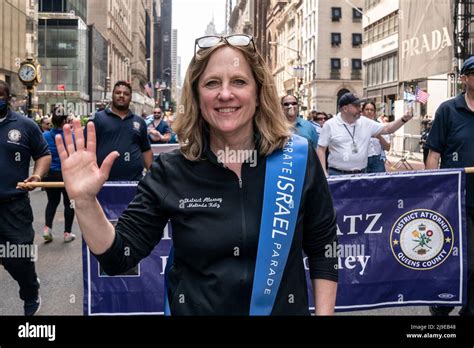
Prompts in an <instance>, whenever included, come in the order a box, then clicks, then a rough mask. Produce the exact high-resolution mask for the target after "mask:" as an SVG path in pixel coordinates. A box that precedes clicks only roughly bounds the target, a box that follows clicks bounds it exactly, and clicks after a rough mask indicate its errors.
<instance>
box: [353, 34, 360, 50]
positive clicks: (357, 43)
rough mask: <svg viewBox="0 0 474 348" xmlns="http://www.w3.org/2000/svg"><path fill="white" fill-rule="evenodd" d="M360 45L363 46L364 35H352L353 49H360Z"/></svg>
mask: <svg viewBox="0 0 474 348" xmlns="http://www.w3.org/2000/svg"><path fill="white" fill-rule="evenodd" d="M360 45H362V34H360V33H355V34H352V47H359V46H360Z"/></svg>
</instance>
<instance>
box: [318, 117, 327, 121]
mask: <svg viewBox="0 0 474 348" xmlns="http://www.w3.org/2000/svg"><path fill="white" fill-rule="evenodd" d="M316 121H326V117H316Z"/></svg>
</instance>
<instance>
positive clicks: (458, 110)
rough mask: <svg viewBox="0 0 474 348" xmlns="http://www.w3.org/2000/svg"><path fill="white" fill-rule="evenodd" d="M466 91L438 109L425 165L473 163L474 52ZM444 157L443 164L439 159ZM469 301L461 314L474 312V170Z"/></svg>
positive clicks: (465, 73)
mask: <svg viewBox="0 0 474 348" xmlns="http://www.w3.org/2000/svg"><path fill="white" fill-rule="evenodd" d="M461 82H462V83H463V84H464V85H465V86H466V91H465V92H464V93H461V94H459V95H458V96H457V97H455V98H453V99H450V100H448V101H445V102H444V103H442V104H441V105H440V106H439V108H438V110H436V114H435V119H434V122H433V126H432V127H431V131H430V134H429V135H428V139H427V141H426V146H427V147H428V149H429V153H428V158H427V159H426V169H437V168H438V166H440V167H441V168H465V167H474V137H473V134H474V56H472V57H470V58H468V59H467V60H466V61H465V62H464V64H463V66H462V69H461ZM440 159H441V165H439V161H440ZM466 210H467V211H466V220H467V243H468V247H467V258H468V267H467V269H468V280H467V295H466V297H467V302H466V304H465V305H464V306H463V307H462V309H461V311H460V312H459V314H460V315H469V316H470V315H474V228H473V223H474V174H467V175H466ZM452 309H453V307H438V306H432V307H430V311H431V314H433V315H448V314H449V312H451V310H452Z"/></svg>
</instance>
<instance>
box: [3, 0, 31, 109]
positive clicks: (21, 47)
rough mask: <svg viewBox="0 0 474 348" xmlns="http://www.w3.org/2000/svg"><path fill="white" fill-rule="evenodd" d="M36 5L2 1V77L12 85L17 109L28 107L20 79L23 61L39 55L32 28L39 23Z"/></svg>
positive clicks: (21, 1) (29, 2)
mask: <svg viewBox="0 0 474 348" xmlns="http://www.w3.org/2000/svg"><path fill="white" fill-rule="evenodd" d="M36 6H37V3H36V1H24V0H11V1H1V2H0V52H1V53H0V80H3V81H5V82H7V83H8V84H9V85H10V89H11V93H12V95H13V96H14V100H13V103H14V107H15V109H16V108H19V107H22V108H23V109H24V107H25V99H24V97H25V95H26V91H25V89H24V87H23V85H22V84H21V82H20V80H19V79H18V68H19V67H20V62H21V61H22V60H24V59H25V58H27V57H33V58H35V57H36V55H37V52H36V49H37V47H36V42H37V38H36V37H35V33H34V31H33V28H34V25H35V24H36V23H37V22H36V21H37V8H36ZM24 111H26V109H25V110H24Z"/></svg>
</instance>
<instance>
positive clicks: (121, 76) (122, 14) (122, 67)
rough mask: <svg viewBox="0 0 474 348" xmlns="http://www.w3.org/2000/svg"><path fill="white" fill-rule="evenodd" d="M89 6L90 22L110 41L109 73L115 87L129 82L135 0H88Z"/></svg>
mask: <svg viewBox="0 0 474 348" xmlns="http://www.w3.org/2000/svg"><path fill="white" fill-rule="evenodd" d="M87 6H88V11H87V13H88V15H87V23H88V24H93V25H94V26H95V28H96V29H97V30H98V31H99V32H100V33H101V34H102V35H103V36H104V37H105V38H106V39H107V41H108V64H107V65H108V67H107V71H108V77H109V78H110V81H111V85H112V87H113V84H114V83H115V82H116V81H118V80H130V78H131V76H130V75H131V72H130V69H131V66H130V63H131V62H132V59H133V54H132V49H133V46H132V1H131V0H114V1H104V0H87ZM108 93H109V94H110V91H109V92H108ZM108 98H110V95H109V96H108Z"/></svg>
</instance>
